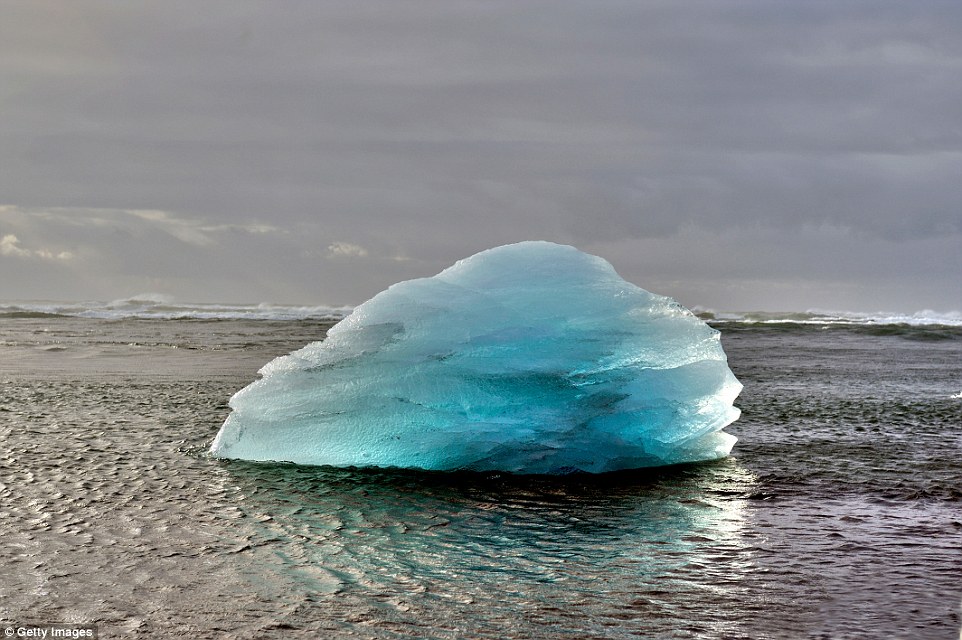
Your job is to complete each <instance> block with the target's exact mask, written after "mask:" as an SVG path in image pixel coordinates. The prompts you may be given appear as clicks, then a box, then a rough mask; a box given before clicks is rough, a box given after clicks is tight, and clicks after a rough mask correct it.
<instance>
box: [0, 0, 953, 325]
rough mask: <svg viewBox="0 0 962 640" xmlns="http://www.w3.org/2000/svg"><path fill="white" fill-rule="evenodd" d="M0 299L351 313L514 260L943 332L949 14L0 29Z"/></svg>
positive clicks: (397, 14)
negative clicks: (546, 258) (895, 317)
mask: <svg viewBox="0 0 962 640" xmlns="http://www.w3.org/2000/svg"><path fill="white" fill-rule="evenodd" d="M0 15H2V19H0V299H5V300H39V299H50V300H114V299H119V298H124V297H129V296H135V295H138V294H143V293H147V292H150V293H160V294H164V295H167V296H171V297H173V298H175V299H176V300H179V301H193V302H273V303H298V304H314V305H320V304H330V305H351V304H358V303H360V302H363V301H364V300H366V299H367V298H369V297H371V296H372V295H374V294H376V293H377V292H378V291H381V290H383V289H384V288H386V287H388V286H389V285H391V284H393V283H395V282H398V281H401V280H406V279H410V278H416V277H423V276H430V275H433V274H435V273H437V272H438V271H440V270H441V269H443V268H445V267H446V266H448V265H450V264H452V263H453V262H455V261H456V260H458V259H460V258H464V257H467V256H469V255H472V254H474V253H476V252H478V251H481V250H484V249H487V248H490V247H494V246H498V245H502V244H507V243H512V242H518V241H522V240H529V239H542V240H550V241H554V242H560V243H564V244H571V245H574V246H576V247H578V248H579V249H581V250H583V251H586V252H589V253H593V254H596V255H600V256H602V257H604V258H605V259H607V260H608V261H609V262H611V263H612V264H613V265H614V266H615V268H616V269H617V270H618V272H619V273H620V274H621V275H622V276H623V277H624V278H626V279H627V280H629V281H631V282H633V283H635V284H636V285H638V286H641V287H643V288H645V289H648V290H651V291H654V292H657V293H661V294H665V295H670V296H672V297H674V298H676V299H677V300H679V301H680V302H682V303H683V304H685V305H688V306H694V307H699V308H704V309H715V310H726V311H737V310H741V311H747V310H770V311H787V310H797V311H803V310H809V309H817V310H851V311H865V312H872V311H896V312H913V311H919V310H922V309H932V310H935V311H939V312H950V311H957V310H960V309H962V37H960V34H962V3H960V2H958V1H957V0H913V1H912V2H905V1H904V0H889V1H887V0H871V1H868V0H864V1H863V0H851V1H846V0H841V1H838V0H832V1H821V0H812V1H806V2H788V1H785V2H781V1H776V0H691V1H679V0H631V1H619V0H602V1H600V2H595V1H586V0H580V1H571V0H551V1H548V2H540V1H533V0H532V1H529V0H508V1H498V0H484V1H481V0H443V1H442V0H437V1H430V2H428V1H419V0H411V1H399V0H365V1H364V2H357V1H355V0H346V1H337V0H325V1H314V0H310V1H297V0H288V1H286V2H277V1H275V2H251V1H245V0H230V1H222V0H205V1H204V2H196V1H195V0H190V1H187V2H182V1H178V0H156V1H151V0H148V1H145V2H136V3H131V2H126V1H120V0H118V1H115V2H101V1H92V0H63V1H59V2H49V1H45V0H22V1H21V0H0Z"/></svg>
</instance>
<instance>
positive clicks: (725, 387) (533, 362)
mask: <svg viewBox="0 0 962 640" xmlns="http://www.w3.org/2000/svg"><path fill="white" fill-rule="evenodd" d="M259 374H260V378H259V379H257V380H256V381H254V382H253V383H252V384H250V385H249V386H247V387H246V388H244V389H242V390H241V391H239V392H237V393H236V394H235V395H234V396H233V398H231V400H230V407H231V413H230V414H229V415H228V417H227V420H226V421H225V422H224V425H223V426H222V427H221V429H220V431H219V433H218V434H217V436H216V438H215V439H214V442H213V444H212V446H211V453H212V454H213V455H214V456H217V457H223V458H241V459H246V460H261V461H285V462H294V463H299V464H311V465H333V466H359V467H364V466H381V467H410V468H419V469H426V470H459V469H471V470H478V471H507V472H514V473H530V474H551V473H554V474H557V473H570V472H575V471H583V472H592V473H600V472H608V471H616V470H622V469H634V468H641V467H652V466H661V465H670V464H677V463H683V462H695V461H705V460H713V459H718V458H723V457H725V456H727V455H728V454H729V453H730V451H731V448H732V446H733V445H734V443H735V440H736V438H735V437H734V436H732V435H730V434H727V433H725V432H724V431H722V429H723V428H724V427H725V426H726V425H728V424H730V423H731V422H733V421H734V420H736V419H737V418H738V416H739V410H738V409H737V408H735V407H734V406H733V402H734V401H735V398H736V397H737V396H738V394H739V392H740V391H741V389H742V385H741V384H740V383H739V382H738V380H737V379H736V378H735V376H734V375H733V374H732V372H731V370H730V369H729V367H728V361H727V358H726V356H725V352H724V350H723V349H722V345H721V341H720V339H719V332H718V331H717V330H715V329H713V328H712V327H709V326H708V325H707V324H705V323H704V322H703V321H701V320H700V319H699V318H698V317H696V316H695V315H694V314H693V313H692V312H691V311H689V310H687V309H685V308H684V307H682V306H681V305H680V304H678V303H677V302H675V301H674V300H672V299H671V298H668V297H665V296H661V295H656V294H653V293H650V292H648V291H645V290H644V289H641V288H639V287H637V286H635V285H633V284H631V283H629V282H626V281H625V280H623V279H622V278H621V277H620V276H619V275H618V274H617V273H616V272H615V270H614V268H613V267H612V266H611V265H610V264H609V263H608V262H606V261H605V260H604V259H602V258H599V257H597V256H593V255H589V254H586V253H583V252H581V251H579V250H578V249H576V248H574V247H570V246H565V245H558V244H553V243H550V242H540V241H530V242H521V243H518V244H511V245H506V246H502V247H497V248H494V249H489V250H487V251H482V252H481V253H478V254H476V255H474V256H471V257H470V258H466V259H464V260H461V261H459V262H457V263H456V264H454V265H453V266H451V267H449V268H447V269H445V270H444V271H442V272H441V273H439V274H438V275H436V276H434V277H431V278H420V279H416V280H409V281H406V282H401V283H398V284H395V285H393V286H391V287H390V288H388V289H387V290H385V291H383V292H381V293H379V294H378V295H376V296H374V297H373V298H371V299H370V300H368V301H367V302H365V303H364V304H362V305H360V306H358V307H357V308H355V309H354V311H353V312H352V313H351V314H350V315H348V316H347V317H346V318H344V319H343V320H342V321H341V322H339V323H338V324H336V325H335V326H333V327H332V328H331V329H330V330H329V331H328V332H327V336H326V338H325V339H324V340H322V341H320V342H314V343H311V344H308V345H307V346H305V347H304V348H302V349H300V350H298V351H295V352H293V353H291V354H290V355H286V356H282V357H279V358H277V359H275V360H273V361H272V362H269V363H268V364H266V365H265V366H264V367H263V368H262V369H261V370H260V371H259Z"/></svg>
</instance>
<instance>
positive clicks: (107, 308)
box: [0, 294, 352, 320]
mask: <svg viewBox="0 0 962 640" xmlns="http://www.w3.org/2000/svg"><path fill="white" fill-rule="evenodd" d="M351 311H352V307H346V306H345V307H331V306H326V305H316V306H307V305H304V306H293V305H280V304H269V303H260V304H213V303H183V302H175V301H174V299H173V298H171V297H169V296H163V295H158V294H141V295H137V296H133V297H130V298H123V299H120V300H112V301H110V302H91V301H88V302H47V301H36V302H15V303H7V304H0V314H11V313H42V314H51V315H60V316H70V317H78V318H95V319H103V320H122V319H125V318H141V319H154V320H173V319H191V320H340V319H341V318H343V317H345V316H347V315H348V314H350V313H351Z"/></svg>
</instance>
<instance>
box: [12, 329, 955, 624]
mask: <svg viewBox="0 0 962 640" xmlns="http://www.w3.org/2000/svg"><path fill="white" fill-rule="evenodd" d="M324 326H325V325H323V324H321V323H318V322H311V321H287V322H275V321H269V320H239V319H235V320H220V321H203V320H185V319H181V320H177V319H165V320H161V319H153V320H145V319H119V320H104V319H85V318H67V317H61V316H43V317H37V316H36V315H29V314H26V315H25V316H23V317H11V316H7V317H3V318H0V443H2V445H3V446H2V449H0V540H2V542H0V563H2V567H3V576H4V577H3V580H2V581H0V621H2V622H7V623H9V622H12V623H18V624H23V623H52V622H75V623H89V624H97V625H98V627H99V631H100V636H101V637H130V636H133V637H151V638H153V637H174V636H178V637H182V636H185V635H187V636H189V637H228V636H229V637H240V638H244V637H248V638H272V637H276V638H282V637H285V638H286V637H305V638H306V637H315V636H317V635H322V636H324V637H345V638H351V637H357V638H368V637H372V638H418V637H439V638H463V637H471V638H504V637H515V638H528V637H560V638H586V637H602V638H627V637H645V638H766V637H771V638H952V637H958V634H959V624H960V621H959V608H960V601H962V546H960V543H962V465H960V464H959V455H960V453H962V397H959V394H960V392H962V357H960V356H962V330H960V329H959V328H958V327H944V326H936V327H921V328H920V327H907V326H900V325H891V326H886V327H842V326H834V327H827V328H822V327H820V326H817V325H816V326H809V325H790V324H786V325H779V324H769V325H752V324H746V323H738V322H728V323H726V322H720V323H719V324H718V326H719V328H721V329H722V331H723V340H724V344H725V347H726V350H727V352H728V354H729V359H730V363H731V365H732V368H733V370H734V371H735V373H736V375H738V376H739V378H740V379H741V380H742V382H743V383H744V384H745V391H744V392H743V394H742V396H741V398H740V399H739V401H738V403H737V404H738V405H739V406H740V407H741V408H742V409H743V417H742V419H741V420H740V421H738V422H737V423H735V424H734V425H732V426H731V427H729V429H728V431H730V432H732V433H734V434H735V435H737V436H739V438H740V441H739V443H738V444H737V445H736V447H735V450H734V456H733V457H731V458H729V459H727V460H723V461H720V462H717V463H712V464H706V465H692V466H684V467H677V468H668V469H660V470H654V471H646V472H641V471H639V472H632V473H622V474H615V475H607V476H600V477H599V476H569V477H565V478H545V477H512V476H509V475H498V474H439V473H421V472H413V471H398V470H337V469H326V468H311V467H297V466H294V465H282V464H254V463H245V462H239V461H222V460H215V459H211V458H209V457H207V456H206V455H205V452H206V449H207V446H208V445H209V443H210V441H211V439H212V438H213V436H214V434H215V433H216V432H217V429H218V428H219V426H220V423H221V422H222V421H223V419H224V417H225V416H226V414H227V406H226V401H227V399H228V398H229V397H230V395H231V394H232V393H233V392H234V391H236V390H237V389H239V388H241V387H243V386H244V385H246V384H247V383H248V382H250V381H251V380H252V379H253V378H254V372H255V371H256V370H257V368H259V366H260V365H262V364H263V363H264V362H266V361H267V360H269V359H270V358H271V357H273V356H274V355H279V354H282V353H286V352H288V351H290V350H291V349H294V348H297V347H300V346H302V345H303V344H304V343H306V342H308V341H310V340H313V339H317V338H318V337H320V336H321V335H322V334H323V328H324ZM321 632H323V634H322V633H321Z"/></svg>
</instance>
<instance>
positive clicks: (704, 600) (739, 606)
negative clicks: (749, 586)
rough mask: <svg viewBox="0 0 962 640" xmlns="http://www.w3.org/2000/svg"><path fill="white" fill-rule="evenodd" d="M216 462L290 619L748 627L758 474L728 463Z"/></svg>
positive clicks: (486, 629)
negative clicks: (516, 471) (557, 467)
mask: <svg viewBox="0 0 962 640" xmlns="http://www.w3.org/2000/svg"><path fill="white" fill-rule="evenodd" d="M219 464H222V465H223V467H224V469H225V470H226V471H227V473H228V474H229V477H230V481H231V482H233V483H234V485H235V486H236V488H237V490H238V491H239V492H240V494H241V495H242V496H243V498H242V499H240V500H238V501H237V503H236V504H238V505H240V506H241V508H242V509H243V511H244V515H245V516H246V517H245V518H244V522H245V531H246V543H245V544H244V545H243V547H242V548H241V549H240V552H241V553H243V554H245V555H246V556H247V557H248V558H249V560H250V563H249V565H248V566H247V571H248V572H249V574H250V575H249V578H250V579H251V582H252V584H254V585H256V588H257V589H258V590H261V591H262V592H263V595H264V596H266V597H271V598H277V599H281V600H285V601H288V602H291V603H292V604H294V605H295V606H294V607H293V608H292V617H291V618H290V619H288V620H286V621H285V623H286V624H290V625H292V626H295V627H297V628H301V627H305V626H306V627H311V625H315V626H317V628H319V629H328V630H337V631H339V632H341V633H346V632H352V633H353V632H356V633H361V631H359V629H363V628H366V627H368V626H373V627H377V628H378V629H380V630H381V631H383V632H387V633H391V634H398V635H400V636H404V635H410V636H418V635H424V634H425V633H428V632H430V633H431V634H434V635H438V634H440V635H442V636H443V635H451V636H461V635H465V634H466V635H469V636H472V637H483V636H487V637H504V636H505V635H514V636H523V637H527V636H530V635H532V634H534V635H537V634H538V633H539V631H538V630H539V629H541V630H543V629H544V628H545V626H547V627H550V628H551V629H552V630H553V631H552V634H553V635H562V636H564V635H567V636H570V637H584V636H591V635H595V636H597V635H602V636H605V637H620V636H622V635H624V636H628V635H631V634H637V633H642V634H644V635H651V634H654V635H659V634H669V635H670V634H681V635H683V636H685V637H691V636H692V634H694V635H705V636H706V637H712V636H714V637H717V635H718V634H727V635H736V636H737V635H740V633H739V631H738V627H739V624H740V617H741V616H742V615H743V614H744V608H745V607H744V602H741V601H742V600H743V598H744V593H743V591H744V589H743V585H742V581H743V579H744V578H745V576H747V575H748V574H749V573H751V571H752V566H753V565H752V561H751V551H750V548H749V547H748V546H747V545H746V543H745V541H744V540H743V531H744V520H745V516H744V510H745V504H746V500H748V499H749V498H750V497H751V496H752V493H753V491H754V479H753V477H752V475H751V473H749V472H748V471H746V470H745V469H744V468H742V467H741V466H740V465H739V464H738V462H737V461H735V460H733V459H728V460H724V461H720V462H717V463H711V464H705V465H693V466H681V467H674V468H670V469H663V470H658V471H647V472H631V473H619V474H610V475H605V476H600V477H598V476H569V477H563V478H558V477H519V476H510V475H497V474H475V473H471V474H467V473H466V474H442V473H425V472H413V471H401V470H339V469H331V468H320V467H299V466H294V465H265V464H257V463H245V462H240V461H230V462H219ZM307 603H311V604H310V605H307ZM362 635H363V634H362Z"/></svg>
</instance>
